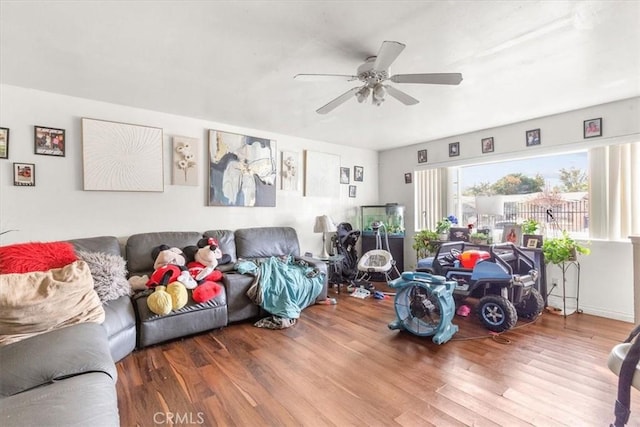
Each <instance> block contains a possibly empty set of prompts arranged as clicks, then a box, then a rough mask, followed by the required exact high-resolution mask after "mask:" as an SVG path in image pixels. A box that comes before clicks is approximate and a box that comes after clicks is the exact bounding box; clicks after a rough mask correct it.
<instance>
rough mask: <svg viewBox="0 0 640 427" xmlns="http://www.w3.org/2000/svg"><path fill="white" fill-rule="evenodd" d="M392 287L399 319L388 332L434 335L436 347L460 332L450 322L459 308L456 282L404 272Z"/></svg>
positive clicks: (390, 324)
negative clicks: (455, 290) (454, 295)
mask: <svg viewBox="0 0 640 427" xmlns="http://www.w3.org/2000/svg"><path fill="white" fill-rule="evenodd" d="M389 286H390V287H392V288H394V289H397V292H396V297H395V303H394V304H395V309H396V316H397V319H396V320H394V321H393V322H391V323H389V325H388V326H389V329H404V330H407V331H409V332H411V333H412V334H415V335H418V336H430V335H433V338H432V341H433V342H434V343H436V344H444V343H446V342H447V341H449V340H450V339H451V337H453V335H454V334H455V333H456V332H458V326H457V325H454V324H453V323H451V321H452V319H453V315H454V314H455V309H456V306H455V301H454V299H453V290H454V289H455V287H456V282H455V281H453V280H449V281H448V280H446V279H445V278H444V277H442V276H435V275H432V274H429V273H421V272H413V271H405V272H404V273H402V275H401V276H400V277H398V278H397V279H395V280H392V281H390V282H389Z"/></svg>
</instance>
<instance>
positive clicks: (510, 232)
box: [502, 224, 522, 246]
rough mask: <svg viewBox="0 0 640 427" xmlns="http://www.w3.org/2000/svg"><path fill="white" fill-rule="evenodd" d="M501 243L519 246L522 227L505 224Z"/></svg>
mask: <svg viewBox="0 0 640 427" xmlns="http://www.w3.org/2000/svg"><path fill="white" fill-rule="evenodd" d="M502 241H503V242H509V243H513V244H514V245H516V246H517V245H520V242H521V241H522V227H521V226H519V225H518V224H507V225H505V226H504V231H503V232H502Z"/></svg>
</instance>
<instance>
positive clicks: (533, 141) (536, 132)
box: [527, 129, 541, 147]
mask: <svg viewBox="0 0 640 427" xmlns="http://www.w3.org/2000/svg"><path fill="white" fill-rule="evenodd" d="M540 142H541V141H540V129H532V130H528V131H527V147H531V146H532V145H540Z"/></svg>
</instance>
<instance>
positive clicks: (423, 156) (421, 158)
mask: <svg viewBox="0 0 640 427" xmlns="http://www.w3.org/2000/svg"><path fill="white" fill-rule="evenodd" d="M418 163H427V150H418Z"/></svg>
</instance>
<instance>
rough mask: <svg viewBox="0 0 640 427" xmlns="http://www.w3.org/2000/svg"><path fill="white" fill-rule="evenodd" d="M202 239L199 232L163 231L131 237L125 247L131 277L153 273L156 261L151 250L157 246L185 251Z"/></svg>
mask: <svg viewBox="0 0 640 427" xmlns="http://www.w3.org/2000/svg"><path fill="white" fill-rule="evenodd" d="M201 237H202V235H201V234H200V233H198V232H197V231H162V232H158V233H140V234H134V235H131V236H129V238H128V239H127V244H126V245H125V253H126V259H127V269H128V270H129V275H130V276H134V275H136V276H142V275H144V274H151V273H153V261H154V260H153V258H152V257H151V250H152V249H153V248H155V247H156V246H160V245H163V244H164V245H167V246H170V247H176V248H180V249H183V248H184V247H185V246H190V245H195V244H196V243H198V240H199V239H200V238H201Z"/></svg>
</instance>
